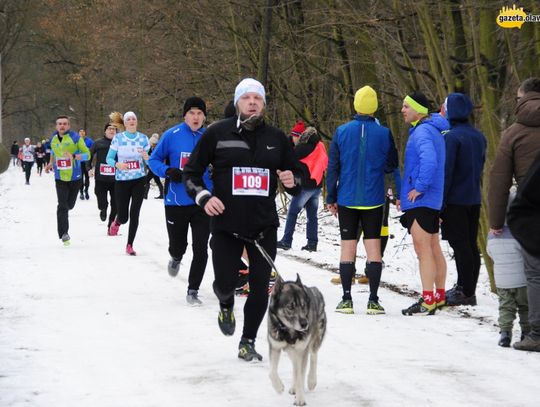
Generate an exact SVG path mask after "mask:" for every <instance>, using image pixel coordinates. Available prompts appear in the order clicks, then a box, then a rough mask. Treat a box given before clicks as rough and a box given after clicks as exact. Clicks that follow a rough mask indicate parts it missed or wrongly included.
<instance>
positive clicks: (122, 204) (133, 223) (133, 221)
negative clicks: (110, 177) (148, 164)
mask: <svg viewBox="0 0 540 407" xmlns="http://www.w3.org/2000/svg"><path fill="white" fill-rule="evenodd" d="M144 184H145V177H141V178H138V179H134V180H129V181H116V182H115V186H114V191H115V195H116V206H117V208H118V215H117V216H116V222H117V223H119V224H120V225H123V224H125V223H127V221H128V219H129V233H128V241H127V242H128V244H130V245H133V241H134V240H135V235H136V234H137V228H138V227H139V213H140V212H141V206H142V203H143V196H144ZM130 201H131V206H130Z"/></svg>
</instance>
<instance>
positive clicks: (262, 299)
mask: <svg viewBox="0 0 540 407" xmlns="http://www.w3.org/2000/svg"><path fill="white" fill-rule="evenodd" d="M259 244H260V245H261V246H262V247H263V248H264V249H265V250H266V252H267V253H268V254H269V255H270V257H271V258H272V259H275V258H276V244H277V229H276V228H275V227H271V228H269V229H267V230H265V231H264V237H263V238H262V239H261V240H260V241H259ZM244 246H245V247H246V249H247V252H248V256H249V294H248V297H247V300H246V303H245V305H244V330H243V333H242V336H243V337H245V338H248V339H255V338H256V337H257V331H258V330H259V326H260V325H261V322H262V320H263V318H264V314H265V313H266V307H267V306H268V283H269V281H270V273H271V266H270V264H268V262H267V261H266V260H265V259H264V257H263V256H262V255H261V253H260V252H259V250H258V249H257V248H256V247H255V245H253V244H252V243H246V242H245V241H244V240H241V239H239V238H237V237H235V236H233V235H232V234H230V233H227V232H215V233H213V234H212V242H211V247H212V262H213V265H214V274H215V280H214V292H215V293H216V295H217V297H218V299H219V302H220V305H221V306H223V307H227V308H229V307H232V306H233V305H234V292H235V289H236V283H237V279H238V259H239V258H240V256H242V251H243V250H244Z"/></svg>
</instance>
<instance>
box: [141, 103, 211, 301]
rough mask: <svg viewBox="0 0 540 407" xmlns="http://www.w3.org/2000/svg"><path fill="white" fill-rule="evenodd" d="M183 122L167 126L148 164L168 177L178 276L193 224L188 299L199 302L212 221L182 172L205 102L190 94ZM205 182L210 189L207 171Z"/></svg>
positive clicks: (172, 266) (172, 264)
mask: <svg viewBox="0 0 540 407" xmlns="http://www.w3.org/2000/svg"><path fill="white" fill-rule="evenodd" d="M183 116H184V122H183V123H180V124H177V125H176V126H174V127H171V128H170V129H168V130H167V131H166V132H165V133H163V135H162V136H161V139H160V141H159V143H158V145H157V146H156V147H155V149H154V151H153V152H152V155H151V157H150V160H149V162H148V165H149V166H150V169H151V170H152V172H153V173H154V174H156V175H157V176H159V177H161V178H167V181H168V182H167V186H168V187H167V191H166V192H167V193H166V196H165V218H166V223H167V232H168V234H169V254H170V255H171V259H170V261H169V265H168V271H169V274H170V275H171V277H175V276H176V275H177V274H178V270H179V269H180V261H181V260H182V257H183V256H184V253H185V252H186V248H187V244H188V242H187V234H188V228H189V227H190V226H191V236H192V245H193V259H192V261H191V268H190V270H189V279H188V281H189V285H188V291H187V297H186V299H187V302H188V303H189V304H191V305H200V304H202V303H201V300H200V299H199V298H198V290H199V286H200V285H201V282H202V279H203V276H204V271H205V269H206V263H207V261H208V238H209V235H210V221H209V217H208V215H207V214H206V213H205V212H204V210H203V209H202V208H201V207H200V206H198V205H196V204H195V201H193V199H191V198H190V197H189V196H188V194H187V192H186V188H185V186H184V183H183V182H182V172H183V170H184V165H185V164H186V163H187V161H188V159H189V156H190V155H191V152H192V151H193V149H194V148H195V145H196V144H197V142H198V141H199V140H200V138H201V136H202V135H203V133H204V130H205V129H204V127H203V124H204V121H205V119H206V104H205V102H204V100H202V99H201V98H198V97H195V96H193V97H190V98H188V99H187V100H186V101H185V103H184V114H183ZM204 182H205V183H206V185H207V186H210V188H211V185H212V184H211V181H210V179H209V176H208V172H206V174H205V178H204Z"/></svg>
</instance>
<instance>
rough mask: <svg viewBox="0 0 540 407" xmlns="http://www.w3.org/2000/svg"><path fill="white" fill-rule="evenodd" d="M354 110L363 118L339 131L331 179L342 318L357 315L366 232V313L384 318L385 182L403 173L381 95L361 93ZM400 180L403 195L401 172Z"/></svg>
mask: <svg viewBox="0 0 540 407" xmlns="http://www.w3.org/2000/svg"><path fill="white" fill-rule="evenodd" d="M354 108H355V110H356V112H357V114H356V115H354V117H353V119H352V120H351V121H349V122H348V123H345V124H343V125H341V126H339V127H338V128H337V130H336V132H335V134H334V136H333V138H332V143H331V145H330V154H329V163H328V173H327V177H326V186H327V196H326V204H327V208H328V210H329V211H330V213H332V215H334V216H337V217H338V220H339V229H340V235H341V254H340V263H339V274H340V278H341V286H342V289H343V296H342V299H341V301H340V302H339V303H338V305H337V307H336V312H340V313H344V314H353V313H354V308H353V300H352V295H351V285H352V280H353V278H354V276H355V274H356V266H355V261H356V250H357V246H358V239H359V236H360V230H362V232H363V234H364V248H365V250H366V253H367V261H366V267H365V269H366V275H367V277H368V279H369V289H370V294H369V299H368V302H367V311H366V312H367V314H371V315H375V314H384V313H385V310H384V308H383V306H382V305H381V304H380V302H379V296H378V289H379V285H380V281H381V274H382V257H381V229H382V222H383V215H384V204H385V199H386V196H385V185H384V178H385V174H389V173H395V169H396V168H398V165H399V162H398V154H397V150H396V147H395V143H394V138H393V137H392V133H391V132H390V130H389V129H388V128H386V127H384V126H381V125H380V124H379V122H378V121H377V120H376V119H375V117H374V113H375V112H376V111H377V108H378V101H377V93H376V92H375V90H374V89H373V88H371V87H370V86H364V87H362V88H360V89H359V90H358V91H357V92H356V94H355V97H354ZM396 174H397V175H398V178H397V179H396V183H397V184H396V185H397V188H398V189H399V185H400V179H399V172H397V173H396ZM338 185H339V187H338Z"/></svg>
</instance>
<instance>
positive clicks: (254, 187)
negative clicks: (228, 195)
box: [232, 167, 270, 196]
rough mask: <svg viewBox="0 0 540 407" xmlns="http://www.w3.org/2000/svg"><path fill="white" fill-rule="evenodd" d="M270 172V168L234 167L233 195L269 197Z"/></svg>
mask: <svg viewBox="0 0 540 407" xmlns="http://www.w3.org/2000/svg"><path fill="white" fill-rule="evenodd" d="M269 189H270V170H269V169H268V168H255V167H233V169H232V194H233V195H247V196H268V192H269Z"/></svg>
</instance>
